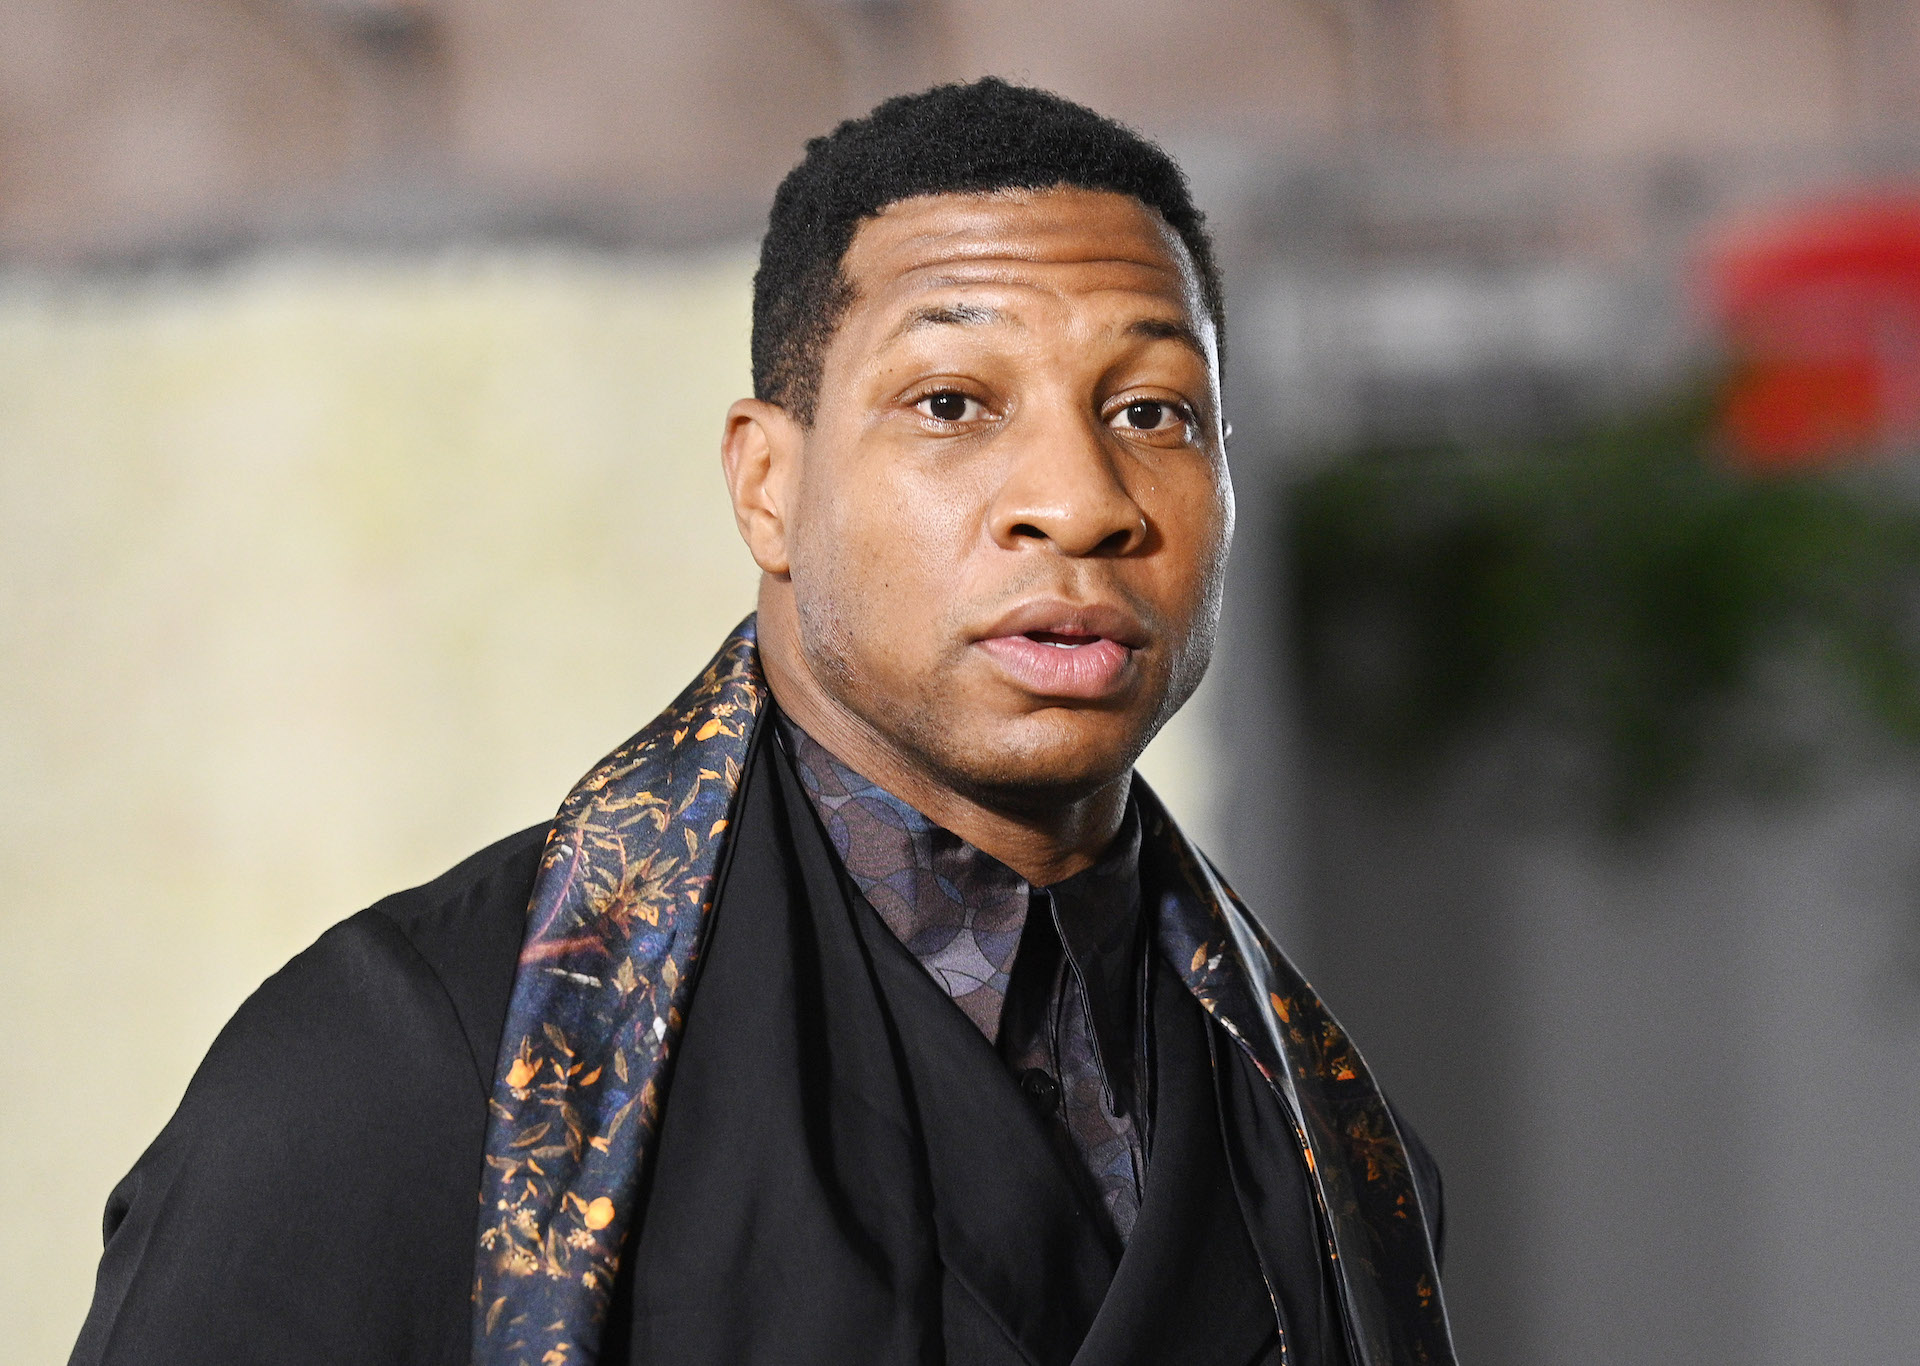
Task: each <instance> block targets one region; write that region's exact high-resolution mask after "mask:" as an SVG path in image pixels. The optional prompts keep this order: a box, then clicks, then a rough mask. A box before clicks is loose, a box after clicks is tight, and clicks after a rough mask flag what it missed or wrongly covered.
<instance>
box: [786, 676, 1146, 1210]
mask: <svg viewBox="0 0 1920 1366" xmlns="http://www.w3.org/2000/svg"><path fill="white" fill-rule="evenodd" d="M775 717H776V721H777V724H778V726H779V734H780V737H781V740H782V741H783V743H784V744H785V747H786V749H787V752H788V753H789V754H790V755H791V756H792V758H793V760H794V766H795V768H796V770H797V771H798V773H799V776H800V781H801V786H802V787H804V788H805V789H806V792H807V796H808V798H809V799H810V800H811V802H812V804H813V808H814V810H815V812H816V813H817V814H818V815H819V817H820V822H821V824H822V826H824V827H825V829H826V832H827V838H828V841H829V842H830V843H831V844H832V846H833V848H834V850H835V852H836V853H837V854H838V855H839V857H840V861H841V864H842V866H844V867H845V869H846V871H847V874H848V876H849V877H850V878H851V879H852V880H853V883H854V885H855V886H856V887H857V888H858V889H859V890H860V893H861V894H862V895H863V896H864V897H865V898H866V899H867V901H868V902H869V903H870V904H871V905H872V906H873V908H874V910H875V911H876V912H878V913H879V915H880V918H881V920H882V921H884V922H885V923H886V925H887V928H888V929H890V930H891V931H892V932H893V934H894V936H895V937H896V938H898V939H899V940H900V942H901V943H902V944H904V945H906V947H907V949H908V950H909V951H910V952H911V953H912V954H913V955H914V957H916V958H917V959H919V960H920V963H921V964H922V966H924V967H925V968H926V969H927V971H928V972H929V973H930V974H932V976H933V978H934V980H935V981H937V982H939V983H940V985H941V986H942V987H943V988H945V990H946V992H947V994H948V996H950V997H952V999H953V1001H954V1003H955V1004H956V1005H958V1006H959V1007H960V1009H961V1010H962V1011H964V1012H965V1013H966V1016H967V1018H968V1019H969V1020H971V1021H973V1023H974V1025H975V1026H976V1027H977V1028H978V1029H979V1030H980V1032H981V1033H982V1034H983V1035H985V1036H986V1038H987V1041H988V1042H989V1043H992V1044H994V1045H995V1047H996V1048H997V1049H998V1051H999V1053H1000V1055H1001V1057H1002V1058H1004V1059H1005V1060H1006V1062H1007V1065H1008V1067H1009V1069H1010V1070H1011V1071H1012V1072H1013V1073H1014V1076H1015V1079H1016V1081H1017V1082H1018V1084H1019V1085H1020V1088H1021V1089H1022V1090H1023V1091H1024V1092H1025V1093H1026V1094H1027V1096H1028V1097H1029V1098H1030V1099H1031V1100H1032V1101H1033V1102H1034V1103H1035V1104H1036V1105H1037V1106H1038V1107H1039V1108H1040V1109H1041V1111H1042V1112H1043V1113H1044V1114H1045V1115H1046V1116H1047V1118H1048V1120H1049V1128H1050V1130H1051V1131H1052V1132H1053V1134H1054V1137H1055V1140H1056V1142H1058V1143H1060V1145H1061V1146H1062V1147H1063V1149H1065V1151H1066V1152H1067V1153H1068V1155H1069V1156H1070V1157H1071V1159H1072V1160H1073V1164H1074V1165H1075V1166H1076V1167H1078V1168H1079V1169H1080V1170H1081V1171H1082V1172H1084V1173H1085V1175H1086V1177H1087V1179H1088V1182H1089V1183H1090V1188H1091V1193H1092V1194H1093V1195H1094V1196H1095V1197H1096V1199H1097V1201H1098V1203H1099V1206H1100V1207H1101V1208H1102V1209H1104V1210H1105V1212H1106V1214H1107V1218H1108V1221H1109V1224H1110V1230H1111V1232H1112V1233H1113V1234H1114V1235H1115V1236H1116V1237H1117V1238H1118V1239H1119V1241H1120V1242H1121V1244H1122V1245H1124V1244H1125V1242H1126V1240H1127V1237H1128V1236H1129V1235H1130V1234H1131V1233H1132V1232H1133V1225H1134V1221H1135V1219H1136V1218H1137V1217H1138V1215H1139V1211H1140V1195H1141V1187H1142V1184H1143V1183H1144V1181H1145V1177H1146V1153H1145V1149H1144V1146H1143V1143H1142V1137H1141V1136H1142V1132H1143V1130H1145V1129H1146V1127H1147V1123H1146V1118H1145V1115H1144V1113H1143V1108H1142V1105H1141V1098H1142V1097H1144V1096H1145V1095H1146V1094H1147V1087H1146V1085H1145V1084H1144V1076H1145V1067H1146V1058H1145V1048H1144V1031H1143V1030H1142V1028H1141V1022H1140V1018H1139V1016H1140V1011H1141V1006H1142V1003H1143V1002H1144V1000H1145V995H1144V992H1143V990H1142V982H1143V980H1144V976H1143V975H1144V972H1145V966H1146V955H1145V951H1144V940H1143V936H1142V926H1143V917H1142V915H1141V896H1140V872H1139V867H1140V821H1139V817H1138V814H1137V813H1136V811H1135V810H1134V807H1133V805H1132V803H1129V804H1128V809H1127V816H1126V823H1125V825H1124V826H1123V827H1122V829H1121V832H1120V834H1119V836H1118V837H1117V838H1116V839H1115V840H1114V842H1113V844H1112V845H1111V846H1110V847H1109V848H1108V850H1107V852H1106V853H1105V854H1104V855H1103V856H1102V857H1101V859H1100V861H1099V862H1098V863H1096V864H1094V865H1093V866H1092V867H1090V868H1087V869H1085V870H1083V871H1081V872H1079V873H1076V874H1074V876H1072V877H1070V878H1067V879H1065V880H1063V881H1061V882H1058V883H1055V884H1054V885H1053V886H1051V887H1033V886H1031V885H1029V884H1028V882H1027V881H1026V879H1024V878H1022V877H1021V876H1020V875H1019V874H1018V873H1016V872H1014V871H1013V870H1012V869H1011V868H1009V867H1007V866H1006V865H1005V864H1004V863H1001V862H1000V861H999V860H998V859H995V858H994V857H992V856H991V855H989V854H986V853H984V852H982V851H981V850H979V849H976V848H974V847H973V846H972V845H970V844H968V843H967V842H966V841H964V840H962V839H961V838H960V837H959V836H958V835H955V834H953V833H952V832H951V831H948V830H944V829H942V828H941V827H940V826H938V825H935V824H934V823H933V822H932V821H930V820H928V819H927V818H926V817H925V816H923V815H922V814H920V812H919V811H917V810H915V809H914V808H913V807H912V806H909V805H908V804H907V803H906V802H903V801H901V800H900V799H899V798H898V797H895V796H894V795H893V794H892V793H890V792H887V791H886V790H885V789H883V788H881V787H879V786H878V785H877V784H875V783H873V782H870V781H869V780H868V779H866V778H864V777H862V776H861V775H860V774H858V773H856V772H854V771H853V770H852V769H849V768H848V767H846V765H844V764H842V763H841V762H840V761H839V760H838V759H836V758H835V757H834V756H833V755H832V754H830V753H829V752H828V751H827V750H826V749H825V748H824V747H822V746H821V745H820V744H819V743H818V742H817V741H815V740H814V739H813V738H812V737H811V736H809V735H808V734H807V733H806V732H805V731H803V730H801V729H800V727H799V726H797V725H795V724H794V723H793V721H792V720H791V719H790V718H788V717H787V716H785V715H784V714H782V713H779V712H776V713H775ZM1035 911H1037V912H1038V914H1034V913H1033V912H1035Z"/></svg>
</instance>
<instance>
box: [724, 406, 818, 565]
mask: <svg viewBox="0 0 1920 1366" xmlns="http://www.w3.org/2000/svg"><path fill="white" fill-rule="evenodd" d="M804 442H805V433H804V432H803V431H802V429H801V426H800V424H799V423H798V422H796V421H795V420H794V419H793V416H792V414H790V413H788V412H787V410H786V409H785V408H782V407H780V406H778V405H777V404H772V403H766V402H763V401H762V400H760V399H757V398H743V399H740V400H739V401H737V402H736V403H735V404H734V405H733V406H732V407H731V408H729V409H727V428H726V431H725V433H724V434H723V435H722V436H721V438H720V464H721V466H722V468H723V469H724V470H725V471H726V476H727V493H728V495H729V496H730V497H731V498H732V499H733V521H734V525H735V526H737V527H739V528H740V539H741V540H743V541H745V542H746V543H747V549H748V550H749V551H750V552H752V554H753V562H754V563H755V564H757V565H759V566H760V568H761V570H762V571H763V572H764V573H768V574H779V575H784V574H786V573H787V572H788V570H789V565H790V561H789V557H788V554H787V517H788V515H789V513H790V511H791V510H792V507H793V497H794V491H795V489H796V488H797V486H798V484H799V474H800V453H801V448H802V446H803V445H804Z"/></svg>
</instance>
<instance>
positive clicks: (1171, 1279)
mask: <svg viewBox="0 0 1920 1366" xmlns="http://www.w3.org/2000/svg"><path fill="white" fill-rule="evenodd" d="M1152 966H1153V970H1152V973H1151V975H1150V977H1149V982H1150V984H1151V985H1150V988H1149V989H1150V991H1151V995H1152V1000H1151V1010H1152V1020H1153V1036H1152V1037H1153V1050H1154V1067H1153V1075H1152V1084H1153V1155H1152V1159H1151V1160H1150V1161H1149V1162H1148V1164H1147V1185H1146V1191H1145V1193H1144V1198H1143V1199H1142V1200H1141V1204H1140V1218H1139V1221H1138V1222H1137V1223H1136V1224H1135V1225H1134V1229H1133V1236H1132V1238H1130V1239H1129V1240H1128V1242H1127V1251H1126V1255H1125V1256H1123V1257H1122V1258H1121V1259H1120V1268H1119V1270H1118V1271H1117V1272H1116V1273H1115V1274H1114V1278H1113V1285H1112V1287H1111V1289H1109V1291H1108V1292H1107V1298H1106V1301H1105V1303H1103V1304H1102V1305H1101V1306H1100V1313H1099V1316H1098V1317H1097V1318H1096V1319H1095V1320H1094V1323H1093V1327H1092V1329H1091V1330H1090V1331H1089V1332H1088V1334H1087V1338H1086V1341H1085V1342H1084V1343H1083V1344H1082V1345H1081V1347H1080V1351H1079V1354H1078V1355H1077V1356H1076V1357H1075V1358H1074V1366H1242V1363H1246V1362H1251V1361H1253V1360H1254V1358H1255V1357H1256V1356H1257V1355H1259V1354H1260V1353H1261V1352H1262V1349H1263V1348H1268V1347H1273V1348H1275V1349H1276V1350H1277V1346H1278V1344H1277V1333H1276V1314H1275V1309H1274V1302H1273V1299H1272V1296H1271V1294H1270V1292H1269V1290H1268V1288H1267V1285H1266V1283H1265V1282H1264V1281H1263V1280H1262V1279H1261V1272H1260V1264H1259V1261H1258V1259H1257V1258H1256V1256H1255V1254H1254V1249H1253V1245H1252V1243H1251V1241H1250V1240H1249V1238H1248V1236H1247V1233H1246V1227H1245V1224H1244V1222H1243V1220H1242V1217H1241V1212H1240V1208H1239V1205H1238V1203H1237V1202H1236V1201H1235V1199H1234V1190H1233V1180H1232V1176H1231V1174H1230V1173H1229V1171H1228V1168H1227V1155H1226V1150H1225V1147H1224V1145H1223V1144H1222V1141H1221V1133H1220V1118H1219V1107H1218V1106H1217V1104H1216V1103H1215V1099H1214V1091H1213V1079H1212V1071H1213V1068H1212V1060H1211V1059H1210V1057H1209V1056H1208V1052H1209V1050H1208V1046H1207V1029H1208V1027H1209V1026H1208V1023H1207V1017H1206V1016H1205V1015H1204V1014H1203V1013H1202V1012H1201V1010H1200V1008H1199V1007H1198V1006H1197V1005H1195V1004H1194V1001H1193V998H1192V996H1191V995H1189V994H1188V992H1187V991H1186V989H1185V988H1184V987H1183V986H1182V984H1181V982H1180V979H1179V978H1178V977H1176V976H1175V975H1174V974H1173V972H1172V971H1171V970H1170V969H1169V968H1168V967H1167V966H1166V965H1165V964H1164V963H1161V962H1158V961H1156V962H1155V963H1154V964H1153V965H1152Z"/></svg>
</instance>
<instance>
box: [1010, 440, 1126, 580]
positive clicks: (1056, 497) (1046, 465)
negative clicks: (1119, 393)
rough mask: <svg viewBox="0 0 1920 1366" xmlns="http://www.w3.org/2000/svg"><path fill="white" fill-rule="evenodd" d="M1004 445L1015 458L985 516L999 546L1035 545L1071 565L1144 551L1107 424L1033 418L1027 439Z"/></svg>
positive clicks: (1011, 441) (1012, 548) (1011, 548)
mask: <svg viewBox="0 0 1920 1366" xmlns="http://www.w3.org/2000/svg"><path fill="white" fill-rule="evenodd" d="M1008 438H1012V439H1011V440H1010V441H1009V440H1008ZM1002 440H1003V441H1008V445H1009V446H1010V447H1011V448H1012V452H1013V454H1012V459H1011V461H1010V463H1009V465H1008V467H1007V470H1006V477H1005V479H1004V480H1003V482H1002V483H1001V485H1000V488H999V490H998V492H997V493H996V494H995V496H994V500H993V504H992V508H991V511H990V514H989V516H990V529H991V531H992V534H993V539H994V541H995V543H996V544H998V545H999V546H1001V547H1002V548H1003V549H1006V550H1017V549H1020V548H1021V547H1022V546H1023V545H1029V544H1034V543H1039V544H1043V545H1046V546H1050V547H1051V548H1052V549H1054V550H1056V551H1058V552H1059V553H1061V554H1063V555H1071V556H1074V557H1084V556H1096V555H1097V556H1117V555H1130V554H1133V553H1135V552H1136V551H1138V550H1139V549H1140V548H1141V547H1142V546H1144V545H1145V544H1146V541H1147V516H1146V513H1145V512H1143V511H1142V510H1141V508H1140V505H1139V504H1138V503H1136V502H1135V501H1134V500H1133V495H1132V494H1131V493H1129V492H1128V491H1127V486H1126V484H1125V482H1124V481H1123V480H1122V478H1121V468H1120V465H1119V462H1118V454H1119V453H1118V452H1116V451H1115V450H1114V449H1113V447H1112V444H1111V438H1110V437H1109V436H1108V435H1107V431H1106V427H1105V426H1104V424H1102V423H1100V422H1099V421H1098V420H1097V419H1095V418H1094V417H1092V416H1091V415H1089V416H1087V417H1082V418H1073V417H1068V416H1067V415H1065V414H1061V415H1059V416H1058V417H1057V418H1055V419H1052V420H1048V421H1044V422H1040V421H1038V420H1036V419H1035V418H1034V417H1032V416H1030V417H1029V425H1028V426H1027V429H1026V430H1025V431H1022V432H1018V433H1016V432H1008V433H1006V435H1005V436H1004V437H1003V438H1002Z"/></svg>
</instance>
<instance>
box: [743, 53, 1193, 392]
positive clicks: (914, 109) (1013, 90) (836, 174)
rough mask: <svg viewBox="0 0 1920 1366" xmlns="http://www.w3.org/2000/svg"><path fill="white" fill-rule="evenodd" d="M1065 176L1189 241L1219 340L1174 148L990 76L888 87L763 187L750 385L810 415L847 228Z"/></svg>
mask: <svg viewBox="0 0 1920 1366" xmlns="http://www.w3.org/2000/svg"><path fill="white" fill-rule="evenodd" d="M1061 186H1072V187H1075V188H1077V189H1083V190H1110V191H1113V192H1115V193H1118V194H1124V195H1131V196H1133V198H1135V199H1137V200H1139V201H1140V202H1141V203H1142V204H1144V205H1146V206H1147V207H1148V208H1150V209H1153V210H1155V211H1156V212H1158V213H1159V215H1160V216H1161V217H1162V218H1163V219H1165V220H1166V223H1167V226H1168V227H1170V228H1172V229H1173V230H1174V232H1175V233H1177V234H1178V235H1179V237H1180V240H1181V241H1182V242H1183V243H1185V244H1186V248H1187V251H1188V253H1189V254H1190V255H1191V256H1192V257H1193V264H1194V267H1195V268H1196V270H1197V271H1198V272H1199V275H1200V289H1201V294H1202V296H1203V298H1204V301H1205V303H1206V307H1207V312H1208V313H1209V314H1211V315H1212V317H1213V322H1214V327H1215V329H1216V331H1217V332H1218V333H1219V334H1220V336H1221V338H1222V339H1223V340H1224V338H1225V335H1226V302H1225V299H1224V297H1223V295H1222V292H1221V288H1220V272H1219V268H1218V266H1217V265H1216V264H1215V262H1214V259H1213V241H1212V239H1211V238H1210V237H1208V235H1207V227H1206V217H1205V215H1203V214H1202V213H1201V212H1200V210H1199V209H1197V208H1195V207H1194V203H1193V194H1192V192H1191V191H1190V190H1189V189H1188V187H1187V178H1186V176H1185V174H1184V173H1182V171H1181V170H1180V167H1179V165H1178V164H1177V163H1175V161H1174V159H1173V158H1172V157H1170V156H1168V155H1167V154H1166V152H1164V151H1162V150H1161V149H1160V148H1159V147H1157V146H1155V145H1154V144H1153V143H1151V142H1149V141H1148V140H1147V139H1146V138H1144V137H1142V136H1141V135H1140V134H1138V133H1136V132H1134V131H1133V130H1132V129H1131V128H1128V127H1126V126H1125V125H1124V124H1120V123H1116V122H1115V121H1114V120H1112V119H1109V118H1106V117H1104V116H1102V115H1100V114H1096V113H1094V112H1093V110H1091V109H1088V108H1087V107H1086V106H1084V105H1079V104H1075V103H1074V102H1073V101H1071V100H1068V99H1063V98H1062V97H1060V96H1059V95H1055V94H1053V93H1052V92H1050V91H1046V90H1036V89H1033V88H1032V87H1030V86H1021V85H1011V84H1009V83H1008V82H1006V81H1003V80H1000V79H998V78H996V77H993V76H988V77H985V78H983V79H981V80H977V81H972V82H969V83H967V84H965V85H939V86H935V87H934V88H933V89H931V90H923V91H921V92H919V93H918V94H913V95H897V96H895V97H894V98H893V99H890V100H887V101H885V102H884V103H882V104H880V105H878V106H877V107H875V109H874V110H873V112H872V113H870V114H868V115H867V116H866V117H864V118H858V119H848V120H847V121H846V122H845V123H842V124H841V125H840V126H839V127H838V128H835V129H834V130H833V131H832V132H831V133H829V134H827V135H826V136H825V137H817V138H813V139H812V140H810V141H809V142H808V143H807V153H806V156H804V157H803V158H802V159H801V161H800V164H799V165H798V166H796V167H794V168H793V170H791V171H789V172H788V173H787V178H786V179H785V180H783V181H781V182H780V188H779V190H778V191H777V192H775V194H774V196H773V211H772V212H771V213H770V214H769V215H768V218H767V235H766V237H765V238H763V239H762V240H761V243H760V268H759V270H758V271H756V272H755V273H754V277H753V393H754V397H756V398H760V399H764V400H766V401H767V402H769V403H777V404H779V405H780V406H781V407H782V408H785V409H786V410H787V411H788V412H790V413H792V414H793V415H794V416H795V417H797V418H798V419H799V420H800V421H801V422H803V423H806V424H809V425H811V423H812V422H813V414H814V406H815V403H816V401H817V400H818V398H819V390H820V369H821V365H822V364H823V362H824V359H825V356H826V350H827V345H828V343H829V342H831V341H832V340H833V334H834V331H835V329H836V328H838V327H839V325H840V320H841V319H842V318H843V317H844V316H845V314H846V310H847V307H848V305H849V304H851V303H852V301H853V297H854V296H853V286H852V283H851V282H850V281H849V280H848V279H847V278H846V275H845V273H844V272H843V270H842V269H841V266H842V263H843V262H844V260H845V258H846V254H847V248H848V247H849V246H850V245H851V244H852V242H853V235H854V232H855V230H856V229H857V228H858V227H859V226H860V223H861V222H862V220H864V219H868V218H871V217H873V216H874V215H876V214H878V213H879V212H880V211H881V210H882V209H884V208H886V207H887V206H888V205H889V204H892V203H895V202H897V201H899V200H902V199H911V198H914V197H915V196H917V195H926V194H984V193H990V192H992V191H994V190H1016V189H1017V190H1046V189H1054V188H1057V187H1061Z"/></svg>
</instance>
